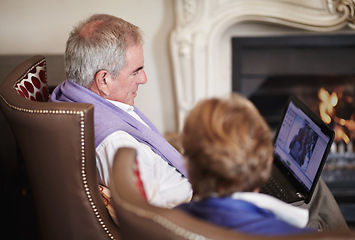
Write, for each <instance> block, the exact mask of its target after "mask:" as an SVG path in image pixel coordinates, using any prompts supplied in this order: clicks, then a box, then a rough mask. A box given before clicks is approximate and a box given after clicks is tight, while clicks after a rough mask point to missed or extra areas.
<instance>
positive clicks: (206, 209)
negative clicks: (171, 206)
mask: <svg viewBox="0 0 355 240" xmlns="http://www.w3.org/2000/svg"><path fill="white" fill-rule="evenodd" d="M177 208H178V209H181V210H183V211H185V212H187V213H190V214H191V215H194V216H196V217H198V218H200V219H204V220H206V221H208V222H211V223H214V224H216V225H219V226H222V227H225V228H227V229H230V230H234V231H236V232H243V233H248V234H255V235H269V236H277V235H289V234H299V233H306V232H310V231H311V230H310V229H302V228H297V227H294V226H292V225H290V224H288V223H286V222H284V221H281V220H279V219H277V217H276V216H275V215H274V214H273V213H272V212H270V211H268V210H266V209H262V208H259V207H257V206H256V205H254V204H252V203H249V202H246V201H243V200H236V199H232V198H229V197H226V198H217V197H211V198H207V199H204V200H202V201H191V202H189V203H185V204H182V205H179V206H178V207H177Z"/></svg>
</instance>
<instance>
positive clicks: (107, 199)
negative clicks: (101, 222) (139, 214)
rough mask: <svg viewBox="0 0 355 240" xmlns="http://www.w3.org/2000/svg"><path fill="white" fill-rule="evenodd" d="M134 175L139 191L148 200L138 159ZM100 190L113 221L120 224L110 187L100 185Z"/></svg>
mask: <svg viewBox="0 0 355 240" xmlns="http://www.w3.org/2000/svg"><path fill="white" fill-rule="evenodd" d="M134 175H135V180H136V181H135V184H136V187H137V190H138V192H139V193H140V194H141V195H142V197H143V198H144V199H145V200H148V198H147V195H146V193H145V191H144V185H143V182H142V179H141V177H140V174H139V169H138V162H137V161H136V166H135V168H134ZM99 190H100V193H101V197H102V199H103V201H104V204H105V206H106V209H107V211H108V213H109V214H110V216H111V217H112V219H113V221H114V222H115V223H116V224H117V225H118V221H117V215H116V212H115V210H114V209H113V206H112V198H111V191H110V189H108V188H107V187H106V186H104V185H99Z"/></svg>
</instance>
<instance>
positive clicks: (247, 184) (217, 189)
mask: <svg viewBox="0 0 355 240" xmlns="http://www.w3.org/2000/svg"><path fill="white" fill-rule="evenodd" d="M182 145H183V151H184V153H183V154H184V157H185V158H186V161H187V166H188V171H189V177H190V181H191V184H192V187H193V190H194V193H195V195H197V196H199V197H201V198H204V197H208V196H213V195H216V194H217V195H218V196H228V195H230V194H232V193H233V192H237V191H244V192H245V191H254V190H255V189H257V188H258V187H260V186H261V185H262V184H263V183H264V182H265V181H266V180H267V179H268V177H269V174H270V169H271V158H272V152H273V146H272V137H271V131H270V128H269V127H268V125H267V123H266V122H265V120H264V119H263V117H262V116H261V115H260V113H259V112H258V110H257V109H256V107H255V106H254V105H253V104H252V103H251V102H250V101H249V100H248V99H246V98H244V97H242V96H241V95H239V94H232V95H231V97H230V98H228V99H219V98H212V99H207V100H203V101H201V102H200V103H198V104H197V105H196V107H194V108H193V109H192V110H191V111H190V113H189V114H188V116H187V118H186V120H185V124H184V128H183V133H182Z"/></svg>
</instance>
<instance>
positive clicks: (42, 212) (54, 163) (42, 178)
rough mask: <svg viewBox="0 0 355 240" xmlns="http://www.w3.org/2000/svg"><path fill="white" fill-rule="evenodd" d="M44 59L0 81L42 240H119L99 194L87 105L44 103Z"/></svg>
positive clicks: (25, 64)
mask: <svg viewBox="0 0 355 240" xmlns="http://www.w3.org/2000/svg"><path fill="white" fill-rule="evenodd" d="M45 64H46V63H45V58H44V57H42V56H35V57H32V58H30V59H28V60H27V61H25V62H23V63H21V64H20V65H18V66H17V67H16V68H15V69H14V70H13V71H12V72H11V73H10V74H9V75H8V77H7V78H6V79H5V80H4V81H3V82H2V84H1V85H0V107H1V110H2V111H3V113H4V116H5V117H6V119H7V120H8V122H9V124H10V126H11V129H12V131H13V134H14V136H15V139H16V141H17V144H18V147H19V149H20V152H21V155H22V157H23V159H24V162H25V165H26V169H27V172H28V176H29V179H30V183H31V187H32V191H33V196H34V202H35V208H36V214H37V216H38V226H39V235H40V237H41V238H42V239H120V235H119V228H118V226H117V225H116V224H115V223H114V222H113V220H112V218H111V217H110V215H109V214H108V212H107V210H106V207H105V205H104V203H103V200H102V198H101V195H100V192H99V188H98V181H97V171H96V161H95V145H94V127H93V106H92V105H90V104H78V103H48V102H46V100H47V99H48V87H47V84H46V66H45Z"/></svg>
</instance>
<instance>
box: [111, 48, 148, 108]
mask: <svg viewBox="0 0 355 240" xmlns="http://www.w3.org/2000/svg"><path fill="white" fill-rule="evenodd" d="M143 67H144V56H143V47H142V45H141V44H137V45H134V46H130V47H128V49H127V51H126V64H125V66H124V67H123V69H122V70H121V72H120V74H119V75H118V76H117V77H116V78H115V79H112V81H111V84H110V94H109V95H108V96H107V97H106V98H107V99H109V100H114V101H118V102H122V103H125V104H128V105H131V106H133V105H134V98H135V97H136V96H137V91H138V86H139V84H145V83H146V82H147V76H146V74H145V72H144V70H143Z"/></svg>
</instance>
